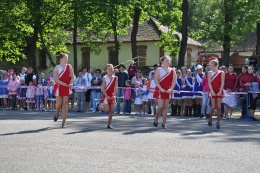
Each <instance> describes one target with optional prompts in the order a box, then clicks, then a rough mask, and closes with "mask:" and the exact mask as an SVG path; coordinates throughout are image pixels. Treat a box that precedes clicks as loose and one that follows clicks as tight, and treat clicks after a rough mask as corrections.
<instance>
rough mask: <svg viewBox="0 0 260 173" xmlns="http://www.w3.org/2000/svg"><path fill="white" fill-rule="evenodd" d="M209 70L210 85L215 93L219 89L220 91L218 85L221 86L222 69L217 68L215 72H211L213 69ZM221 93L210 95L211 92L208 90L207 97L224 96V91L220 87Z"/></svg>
mask: <svg viewBox="0 0 260 173" xmlns="http://www.w3.org/2000/svg"><path fill="white" fill-rule="evenodd" d="M210 72H211V86H212V89H213V91H214V93H215V94H218V93H219V91H220V86H221V76H222V71H220V70H218V71H217V72H213V71H210ZM221 92H222V94H221V95H220V96H217V95H215V96H212V93H211V91H210V92H209V95H208V97H209V98H223V97H225V92H224V90H223V89H222V91H221Z"/></svg>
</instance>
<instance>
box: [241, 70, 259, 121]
mask: <svg viewBox="0 0 260 173" xmlns="http://www.w3.org/2000/svg"><path fill="white" fill-rule="evenodd" d="M254 82H256V83H258V91H259V84H260V80H259V78H258V77H257V76H256V75H255V74H254V67H253V66H249V67H248V74H247V75H245V76H243V78H242V79H241V81H240V88H242V89H243V90H244V91H246V90H248V91H250V90H252V88H253V85H252V84H253V83H254ZM254 95H255V94H252V93H249V95H248V97H249V98H248V100H249V105H248V109H249V116H252V117H253V118H254V114H255V110H256V102H257V94H256V97H255V96H254ZM243 103H244V105H243V106H244V107H245V102H243ZM254 119H255V118H254ZM255 120H256V119H255Z"/></svg>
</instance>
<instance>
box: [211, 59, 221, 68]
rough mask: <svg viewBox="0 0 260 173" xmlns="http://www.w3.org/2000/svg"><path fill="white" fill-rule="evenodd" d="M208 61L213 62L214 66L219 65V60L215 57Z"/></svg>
mask: <svg viewBox="0 0 260 173" xmlns="http://www.w3.org/2000/svg"><path fill="white" fill-rule="evenodd" d="M209 63H210V64H213V65H214V66H218V65H219V62H218V60H217V59H214V60H211V61H210V62H209Z"/></svg>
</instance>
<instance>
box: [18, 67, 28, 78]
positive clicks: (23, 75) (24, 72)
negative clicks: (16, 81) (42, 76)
mask: <svg viewBox="0 0 260 173" xmlns="http://www.w3.org/2000/svg"><path fill="white" fill-rule="evenodd" d="M26 71H27V68H25V67H23V68H22V69H21V73H20V74H19V77H20V80H21V79H24V80H25V78H26Z"/></svg>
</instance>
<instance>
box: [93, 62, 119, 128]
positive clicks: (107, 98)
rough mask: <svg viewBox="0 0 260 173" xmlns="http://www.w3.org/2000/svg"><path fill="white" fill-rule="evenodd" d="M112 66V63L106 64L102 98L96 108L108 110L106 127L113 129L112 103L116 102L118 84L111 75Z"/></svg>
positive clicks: (115, 78)
mask: <svg viewBox="0 0 260 173" xmlns="http://www.w3.org/2000/svg"><path fill="white" fill-rule="evenodd" d="M113 72H114V67H113V65H112V64H107V66H106V75H105V76H104V77H103V79H102V84H101V89H102V98H101V105H97V109H98V110H99V109H101V110H102V111H105V112H108V123H107V128H108V129H113V127H112V126H111V122H112V116H113V111H114V104H115V103H116V93H117V86H118V84H117V83H118V78H117V76H114V75H113Z"/></svg>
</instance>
